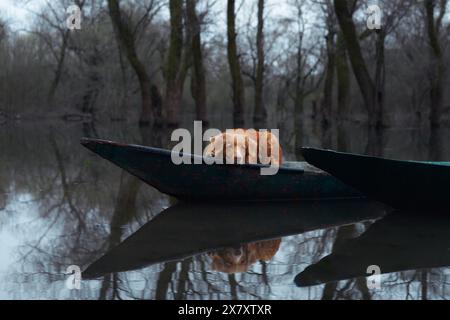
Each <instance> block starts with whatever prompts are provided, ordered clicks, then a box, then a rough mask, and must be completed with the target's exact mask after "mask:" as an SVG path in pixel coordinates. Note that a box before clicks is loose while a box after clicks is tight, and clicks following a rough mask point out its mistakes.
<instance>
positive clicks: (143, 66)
mask: <svg viewBox="0 0 450 320" xmlns="http://www.w3.org/2000/svg"><path fill="white" fill-rule="evenodd" d="M24 3H25V5H29V4H26V2H24ZM74 3H75V4H76V5H77V6H78V7H79V8H80V9H81V11H82V13H83V15H82V21H81V29H80V30H70V29H69V28H68V27H67V18H68V13H67V12H66V9H67V8H68V7H69V6H70V5H73V4H74ZM373 4H376V5H378V6H379V8H380V9H381V10H380V12H381V25H380V28H378V29H377V28H369V27H368V24H367V21H368V20H370V19H375V20H374V21H376V18H377V17H376V16H374V14H376V13H377V12H376V11H375V13H374V12H373V11H371V12H368V11H367V8H368V7H369V6H370V5H373ZM274 6H282V7H283V8H285V10H281V11H282V13H279V11H280V10H277V14H275V13H274V12H275V11H276V10H274ZM449 7H450V5H449V3H448V1H447V0H423V1H418V0H404V1H390V0H379V1H375V2H374V1H366V0H334V1H327V0H285V1H274V0H251V1H235V0H222V1H214V0H166V1H163V0H129V1H125V0H122V1H119V0H107V1H98V0H97V1H96V0H75V1H74V0H55V1H48V2H47V3H46V4H44V5H43V6H42V7H40V9H39V11H38V12H35V13H34V15H33V17H34V18H33V21H32V23H31V24H30V25H27V26H24V28H23V29H20V30H18V29H17V28H15V29H12V28H11V27H9V23H8V21H7V20H5V19H2V20H1V22H0V65H1V66H2V67H1V68H0V123H1V122H2V121H4V120H5V119H8V118H17V117H27V116H28V117H33V118H36V117H49V116H53V117H66V118H67V119H75V118H78V117H82V118H88V119H94V120H95V119H110V120H114V121H118V120H128V121H139V122H140V123H141V124H142V125H146V124H151V123H155V122H156V123H165V124H169V125H178V124H179V123H180V119H183V118H184V117H185V116H186V115H188V114H189V115H190V116H191V117H192V118H196V119H199V120H203V121H208V118H209V117H211V116H212V115H214V116H221V117H227V118H230V119H232V121H233V123H234V126H235V127H241V126H245V127H251V126H255V127H264V125H265V124H266V123H267V121H268V120H271V121H272V123H277V124H280V125H283V123H285V122H292V125H293V126H294V127H296V128H297V127H301V126H302V125H303V122H304V120H305V118H313V119H314V121H316V122H317V123H320V124H321V125H322V126H323V127H328V126H331V125H334V124H336V123H339V122H341V121H358V122H364V123H367V124H369V125H370V126H371V127H374V128H381V127H384V126H394V125H395V126H397V125H408V126H411V125H431V127H438V126H441V125H445V124H446V123H449V122H450V121H449V120H450V117H449V113H450V112H449V111H450V110H449V109H450V101H449V99H450V97H449V94H448V92H447V91H448V90H445V89H446V88H448V87H449V72H448V67H449V61H450V54H449V50H448V44H449V43H450V42H449V39H450V24H449V17H448V13H449V12H450V8H449ZM0 17H1V12H0Z"/></svg>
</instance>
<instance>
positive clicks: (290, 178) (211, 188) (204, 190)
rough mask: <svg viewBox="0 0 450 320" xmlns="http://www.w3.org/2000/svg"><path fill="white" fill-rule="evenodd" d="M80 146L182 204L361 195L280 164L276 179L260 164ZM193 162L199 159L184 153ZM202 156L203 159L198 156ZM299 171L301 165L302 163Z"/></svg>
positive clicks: (110, 145)
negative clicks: (183, 161) (174, 158)
mask: <svg viewBox="0 0 450 320" xmlns="http://www.w3.org/2000/svg"><path fill="white" fill-rule="evenodd" d="M81 143H82V144H83V145H84V146H85V147H86V148H88V149H90V150H91V151H93V152H95V153H96V154H98V155H100V156H101V157H103V158H105V159H107V160H109V161H111V162H112V163H114V164H116V165H117V166H119V167H121V168H122V169H124V170H126V171H128V172H129V173H131V174H133V175H135V176H136V177H138V178H140V179H141V180H143V181H144V182H146V183H147V184H149V185H151V186H153V187H155V188H156V189H158V190H159V191H161V192H162V193H165V194H168V195H171V196H174V197H177V198H179V199H182V200H190V201H196V200H200V201H207V200H224V201H229V200H238V201H239V200H245V201H273V200H316V199H341V198H342V199H344V198H347V199H348V198H361V197H362V196H361V194H360V193H359V192H357V191H355V190H354V189H352V188H350V187H348V186H347V185H345V184H344V183H342V182H341V181H339V180H338V179H336V178H334V177H332V176H331V175H329V174H327V173H325V172H323V171H321V170H317V169H308V167H307V165H306V163H305V166H304V167H305V168H304V169H302V168H298V167H299V166H292V165H291V166H282V167H280V169H279V171H278V173H277V174H276V175H273V176H264V175H261V172H260V170H261V168H262V166H260V165H247V164H246V165H207V164H205V163H203V164H195V165H194V164H191V165H187V164H182V165H175V164H174V163H173V162H172V160H171V154H172V152H171V151H168V150H163V149H157V148H150V147H143V146H138V145H128V144H119V143H115V142H111V141H105V140H97V139H82V140H81ZM185 156H189V157H191V158H192V159H194V158H196V157H199V156H196V155H185ZM200 158H201V157H200ZM300 167H302V166H301V165H300Z"/></svg>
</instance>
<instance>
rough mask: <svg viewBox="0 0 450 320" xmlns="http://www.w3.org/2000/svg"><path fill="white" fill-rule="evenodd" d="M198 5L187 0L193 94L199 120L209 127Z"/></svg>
mask: <svg viewBox="0 0 450 320" xmlns="http://www.w3.org/2000/svg"><path fill="white" fill-rule="evenodd" d="M196 4H197V0H186V11H187V19H188V25H189V32H190V34H191V50H192V62H193V71H192V77H191V78H192V79H191V94H192V98H193V99H194V101H195V107H196V108H195V109H196V118H197V120H200V121H203V123H204V125H207V110H206V80H205V67H204V64H203V52H202V40H201V27H200V21H199V19H198V17H197V12H196V10H195V7H196Z"/></svg>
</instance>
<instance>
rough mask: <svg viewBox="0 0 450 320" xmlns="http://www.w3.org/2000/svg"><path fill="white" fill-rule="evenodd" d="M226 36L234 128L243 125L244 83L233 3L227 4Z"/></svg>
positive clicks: (230, 0)
mask: <svg viewBox="0 0 450 320" xmlns="http://www.w3.org/2000/svg"><path fill="white" fill-rule="evenodd" d="M227 35H228V48H227V49H228V64H229V67H230V74H231V86H232V91H233V122H234V126H235V127H241V126H243V125H244V104H245V100H244V99H245V95H244V93H245V92H244V83H243V81H242V74H241V64H240V62H239V56H238V52H237V43H236V36H237V34H236V15H235V1H234V0H228V3H227Z"/></svg>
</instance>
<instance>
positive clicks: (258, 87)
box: [253, 0, 267, 127]
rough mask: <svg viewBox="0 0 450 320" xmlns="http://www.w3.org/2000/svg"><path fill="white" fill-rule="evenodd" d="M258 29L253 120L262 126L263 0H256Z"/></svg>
mask: <svg viewBox="0 0 450 320" xmlns="http://www.w3.org/2000/svg"><path fill="white" fill-rule="evenodd" d="M257 29H258V31H257V34H256V50H257V66H256V79H255V110H254V114H253V122H254V123H255V126H256V127H264V125H265V122H266V120H267V111H266V108H265V105H264V96H263V95H264V71H265V70H264V69H265V55H264V0H258V27H257Z"/></svg>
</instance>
